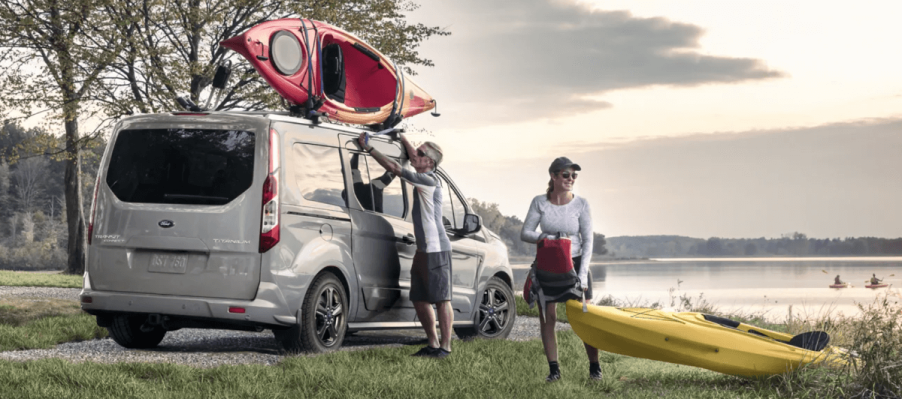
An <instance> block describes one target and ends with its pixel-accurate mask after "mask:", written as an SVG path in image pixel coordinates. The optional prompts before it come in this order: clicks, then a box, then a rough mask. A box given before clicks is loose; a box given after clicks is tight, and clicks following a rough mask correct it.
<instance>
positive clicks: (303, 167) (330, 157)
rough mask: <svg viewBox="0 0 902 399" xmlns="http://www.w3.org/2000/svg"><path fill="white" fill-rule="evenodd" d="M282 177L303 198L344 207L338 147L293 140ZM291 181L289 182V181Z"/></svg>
mask: <svg viewBox="0 0 902 399" xmlns="http://www.w3.org/2000/svg"><path fill="white" fill-rule="evenodd" d="M287 166H288V168H287V169H286V171H285V172H286V178H287V179H288V180H292V181H293V183H294V187H293V188H294V189H296V190H298V191H299V192H300V196H301V198H303V199H304V200H306V201H313V202H319V203H323V204H329V205H334V206H338V207H342V208H346V207H347V206H348V205H347V201H346V199H345V198H344V197H343V191H344V189H345V183H344V174H343V173H342V170H341V169H342V168H341V155H340V154H339V150H338V148H333V147H326V146H321V145H313V144H303V143H295V144H294V145H293V146H292V147H291V155H290V156H289V157H288V165H287ZM289 184H291V183H289Z"/></svg>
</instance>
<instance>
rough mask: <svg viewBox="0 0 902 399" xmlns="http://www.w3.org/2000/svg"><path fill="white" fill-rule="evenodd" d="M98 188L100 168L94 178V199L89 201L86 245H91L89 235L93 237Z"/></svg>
mask: <svg viewBox="0 0 902 399" xmlns="http://www.w3.org/2000/svg"><path fill="white" fill-rule="evenodd" d="M99 189H100V170H98V171H97V179H96V180H94V200H93V201H92V202H91V220H90V221H89V222H88V245H91V237H94V213H95V212H97V190H99Z"/></svg>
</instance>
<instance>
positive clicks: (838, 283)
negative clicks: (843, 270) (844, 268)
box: [833, 274, 845, 285]
mask: <svg viewBox="0 0 902 399" xmlns="http://www.w3.org/2000/svg"><path fill="white" fill-rule="evenodd" d="M833 282H834V283H835V284H836V285H843V284H845V283H844V282H843V281H842V280H840V279H839V275H838V274H837V275H836V278H835V279H833Z"/></svg>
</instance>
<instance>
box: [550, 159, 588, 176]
mask: <svg viewBox="0 0 902 399" xmlns="http://www.w3.org/2000/svg"><path fill="white" fill-rule="evenodd" d="M567 168H573V170H582V168H580V167H579V165H577V164H575V163H573V161H571V160H570V158H567V157H558V158H557V159H555V160H554V162H552V163H551V166H549V167H548V173H557V172H559V171H561V170H564V169H567Z"/></svg>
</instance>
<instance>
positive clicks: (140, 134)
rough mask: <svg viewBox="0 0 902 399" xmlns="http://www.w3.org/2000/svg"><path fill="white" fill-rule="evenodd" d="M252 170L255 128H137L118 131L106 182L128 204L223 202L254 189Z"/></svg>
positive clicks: (214, 203)
mask: <svg viewBox="0 0 902 399" xmlns="http://www.w3.org/2000/svg"><path fill="white" fill-rule="evenodd" d="M253 170H254V133H252V132H245V131H236V130H208V129H140V130H139V129H135V130H123V131H121V132H119V135H118V137H117V138H116V143H115V145H114V146H113V154H112V157H111V158H110V166H109V168H108V172H107V176H106V182H107V185H109V187H110V189H111V190H112V191H113V194H115V195H116V198H119V199H120V200H121V201H125V202H137V203H150V204H194V205H222V204H226V203H228V202H230V201H232V200H234V199H235V198H236V197H238V196H239V195H240V194H241V193H243V192H244V191H245V190H247V189H248V188H250V186H251V182H252V181H253V177H254V174H253Z"/></svg>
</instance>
